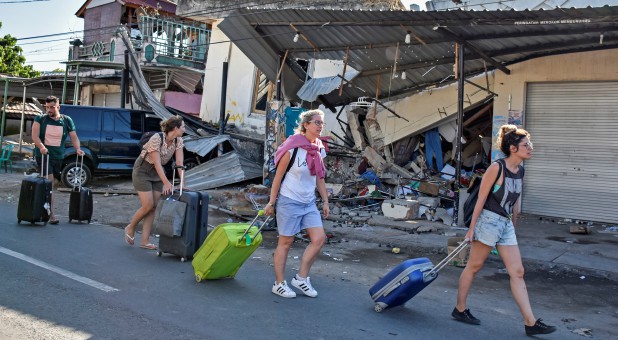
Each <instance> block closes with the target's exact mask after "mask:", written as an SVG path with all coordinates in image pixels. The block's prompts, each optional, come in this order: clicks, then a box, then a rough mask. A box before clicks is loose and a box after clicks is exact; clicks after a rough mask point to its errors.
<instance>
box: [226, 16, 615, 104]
mask: <svg viewBox="0 0 618 340" xmlns="http://www.w3.org/2000/svg"><path fill="white" fill-rule="evenodd" d="M219 27H220V28H221V30H222V31H223V32H224V33H225V34H226V35H227V36H228V37H229V38H230V39H231V40H232V41H233V42H234V44H236V45H237V46H238V47H239V48H240V50H241V51H242V52H243V53H244V54H245V55H246V56H247V57H248V58H249V59H251V61H252V62H253V63H254V64H255V65H256V66H257V67H258V68H259V69H260V70H261V71H262V72H264V74H266V76H267V77H268V78H269V79H270V80H271V81H274V80H275V78H276V77H277V74H278V69H277V68H278V63H277V60H278V57H279V56H280V57H283V56H284V55H285V54H286V51H287V60H286V65H287V67H286V70H284V71H290V72H289V73H291V74H292V75H294V76H295V77H296V79H294V81H289V80H288V79H286V78H285V77H283V78H284V79H283V80H284V81H283V82H282V85H283V87H284V88H283V91H284V93H285V94H286V95H287V99H290V100H299V98H298V97H297V96H296V92H297V90H298V89H299V88H300V86H301V85H302V83H304V81H305V79H306V74H305V72H304V70H303V68H302V67H300V66H299V64H298V63H296V60H299V59H305V60H308V59H332V60H344V59H345V56H346V51H347V50H348V49H349V52H348V53H349V54H348V60H349V65H350V66H352V67H353V68H354V69H356V70H359V71H360V74H359V75H358V76H357V77H356V78H354V79H353V80H352V81H351V82H350V84H351V86H345V87H344V89H343V91H342V95H341V96H339V91H335V90H333V91H332V92H330V93H329V94H325V95H322V96H320V97H319V98H318V100H317V101H318V102H321V103H323V104H325V105H326V106H328V107H334V106H338V105H343V104H347V103H350V102H353V101H356V100H357V98H359V97H364V96H371V97H375V96H376V90H379V92H380V94H379V96H378V97H379V98H380V99H381V98H384V97H386V96H389V97H390V98H391V99H396V98H399V97H401V96H404V95H405V96H407V95H410V94H413V93H415V92H419V91H422V90H423V89H426V88H428V87H433V86H443V85H446V84H449V83H452V82H454V81H455V79H454V77H453V75H454V73H455V72H454V63H455V60H456V58H455V44H456V43H462V44H464V47H465V55H464V59H465V65H464V69H465V74H466V76H471V75H475V74H479V73H482V72H484V71H485V70H494V69H496V70H500V71H501V72H506V73H510V71H509V69H508V65H511V64H515V63H519V62H522V61H525V60H529V59H533V58H538V57H543V56H549V55H555V54H564V53H573V52H581V51H591V50H602V49H615V48H618V6H605V7H598V8H590V7H589V8H577V9H576V8H557V9H553V10H538V11H530V10H525V11H514V10H513V11H479V12H474V11H461V10H454V11H443V12H435V11H432V12H411V11H358V10H304V9H283V10H263V9H240V10H237V11H235V12H234V13H232V14H231V15H230V16H228V17H227V18H225V19H224V20H223V22H222V23H221V24H220V25H219ZM297 32H298V33H299V34H301V35H302V36H303V39H297V42H294V36H295V35H296V34H297ZM305 38H306V39H305ZM408 42H409V43H408ZM402 72H405V74H406V76H405V79H404V78H403V77H402V76H401V75H402ZM282 74H283V75H286V72H283V73H282ZM286 80H287V81H286ZM299 84H300V85H299Z"/></svg>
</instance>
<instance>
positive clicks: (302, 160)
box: [279, 148, 326, 203]
mask: <svg viewBox="0 0 618 340" xmlns="http://www.w3.org/2000/svg"><path fill="white" fill-rule="evenodd" d="M288 152H289V153H290V157H292V153H293V152H294V149H290V150H289V151H288ZM320 154H321V156H322V158H324V157H326V152H325V151H324V149H320ZM290 162H293V163H292V167H291V168H290V171H288V173H287V175H285V178H284V179H283V183H281V189H280V190H279V194H280V195H283V196H285V197H287V198H291V199H293V200H295V201H298V202H302V203H311V202H313V201H314V200H315V188H316V178H317V177H316V176H311V174H310V173H309V167H308V166H307V150H305V149H303V148H298V151H297V152H296V159H290Z"/></svg>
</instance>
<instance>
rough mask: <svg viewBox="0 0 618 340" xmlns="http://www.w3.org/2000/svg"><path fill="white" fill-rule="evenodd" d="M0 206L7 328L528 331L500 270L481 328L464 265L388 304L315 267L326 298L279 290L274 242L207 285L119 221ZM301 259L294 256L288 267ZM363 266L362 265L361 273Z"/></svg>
mask: <svg viewBox="0 0 618 340" xmlns="http://www.w3.org/2000/svg"><path fill="white" fill-rule="evenodd" d="M0 216H3V217H4V218H2V219H1V220H0V230H1V232H0V273H2V274H1V277H2V279H1V280H0V291H2V294H0V324H1V325H2V327H0V338H7V339H8V338H10V339H87V338H95V339H146V338H148V339H235V338H246V339H290V338H295V339H442V338H453V337H456V338H464V339H479V338H496V337H499V338H501V339H511V338H513V339H519V338H523V337H524V332H523V325H522V323H521V321H520V320H521V316H520V315H519V312H518V310H517V309H516V307H515V306H514V303H513V302H512V300H511V299H510V293H509V291H508V279H506V280H505V279H500V280H499V281H501V282H499V283H500V284H499V285H496V287H500V288H494V286H493V285H490V286H488V287H485V288H479V290H478V293H476V294H475V295H474V296H473V297H471V303H472V302H474V305H475V306H476V307H475V309H473V312H475V315H476V316H477V317H479V318H480V319H481V320H482V322H483V325H482V326H470V325H465V324H461V323H458V322H455V321H453V320H451V318H450V316H449V315H450V311H451V310H452V308H453V304H454V298H455V294H456V284H455V282H456V281H455V280H456V276H457V275H458V272H457V271H451V272H449V273H448V274H445V275H444V277H442V275H441V276H440V277H439V278H438V279H437V281H436V282H434V283H432V285H430V286H429V287H428V288H427V289H425V291H423V292H421V293H420V294H419V295H418V296H417V297H415V298H414V299H413V300H411V301H410V302H409V303H408V304H407V305H406V306H405V307H403V308H394V309H392V310H387V311H384V312H382V313H381V314H378V313H376V312H374V311H373V303H372V301H371V299H370V297H369V294H368V292H367V291H368V288H369V286H368V285H367V284H366V283H365V282H366V281H363V280H355V279H354V277H352V278H348V279H342V278H341V276H336V275H320V274H314V275H317V276H314V277H313V278H312V281H313V282H314V285H315V286H316V289H317V290H318V291H319V294H320V295H319V297H318V298H315V299H312V298H308V297H304V296H300V295H299V296H298V297H297V298H296V299H283V298H280V297H278V296H275V295H273V294H272V293H270V285H272V281H273V271H272V260H271V259H272V249H269V248H267V247H262V248H260V249H258V250H257V251H256V253H254V255H253V256H252V257H251V258H250V259H249V260H248V262H247V263H246V264H245V265H244V266H243V268H242V269H241V270H240V271H239V273H238V275H237V276H236V278H235V279H226V280H218V281H208V282H201V283H197V282H196V281H195V279H194V276H193V270H192V267H191V264H190V262H186V263H181V262H180V261H179V259H178V258H176V257H174V256H170V255H164V256H162V257H157V256H156V252H153V251H146V250H143V249H140V248H139V247H137V246H133V247H130V246H128V245H126V244H125V243H124V242H123V240H122V236H123V235H122V231H121V230H120V229H118V228H114V227H109V226H104V225H96V224H91V225H85V224H84V225H78V224H68V223H66V222H64V221H63V222H61V223H60V224H59V225H55V226H52V225H48V226H45V227H37V226H30V224H28V223H25V224H24V223H22V225H18V224H17V222H16V220H15V217H14V216H15V206H14V205H7V204H4V203H1V204H0ZM301 252H302V247H297V248H296V249H294V251H293V252H292V253H291V256H292V259H293V257H294V256H298V255H300V254H301ZM290 262H292V260H290ZM323 265H324V263H323V261H322V262H320V261H318V262H317V263H316V267H319V266H323ZM293 266H294V264H291V265H290V266H288V273H290V274H289V275H291V272H292V270H291V269H290V268H291V267H293ZM359 266H360V265H359ZM359 268H361V270H359V271H356V272H354V271H352V273H353V275H362V266H361V267H359ZM316 273H319V271H316ZM359 273H360V274H359ZM531 290H532V288H531ZM548 291H550V292H551V289H550V290H548ZM557 294H560V293H559V292H557ZM558 305H560V304H558ZM558 307H559V306H558ZM558 307H557V308H558ZM551 308H553V307H548V306H545V305H543V313H539V314H545V315H548V316H547V317H546V320H548V323H551V324H556V325H558V326H559V327H560V329H559V330H558V332H556V333H555V334H552V335H550V336H547V338H553V339H569V338H572V339H581V338H582V337H581V336H579V335H575V334H574V333H572V332H571V331H570V329H569V327H566V326H565V325H563V323H562V322H560V315H561V314H560V312H559V310H558V309H556V310H553V311H550V310H551ZM603 308H605V309H602V310H603V311H604V313H605V311H606V310H607V308H609V310H611V306H610V307H608V306H603ZM614 310H615V309H614ZM569 313H571V312H569ZM569 313H567V315H573V314H572V313H571V314H569ZM616 317H617V316H616V315H614V316H613V317H612V315H609V316H608V319H606V320H609V324H607V321H605V324H606V327H607V329H608V330H606V329H602V330H601V331H600V333H597V334H596V335H597V336H595V338H599V336H601V337H600V338H605V337H606V336H607V338H611V337H612V335H613V336H615V335H616V333H613V334H612V333H611V332H612V331H611V330H612V329H613V330H614V332H615V329H616V328H615V327H614V326H616V320H617V319H616ZM549 320H551V322H549ZM612 321H613V323H614V324H613V325H612ZM566 322H569V321H566ZM572 322H574V321H572ZM602 322H603V321H602V320H601V319H599V320H597V321H594V322H593V323H592V324H594V325H596V324H601V323H602Z"/></svg>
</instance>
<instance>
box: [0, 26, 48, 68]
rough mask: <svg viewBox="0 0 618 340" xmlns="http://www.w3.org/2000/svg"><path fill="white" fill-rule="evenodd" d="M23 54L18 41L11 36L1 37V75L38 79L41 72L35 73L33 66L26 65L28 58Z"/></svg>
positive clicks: (0, 27)
mask: <svg viewBox="0 0 618 340" xmlns="http://www.w3.org/2000/svg"><path fill="white" fill-rule="evenodd" d="M0 29H2V22H0ZM22 52H23V50H22V49H21V47H19V46H17V39H15V38H13V37H12V36H11V35H10V34H8V35H5V36H4V37H0V73H3V74H9V75H12V76H15V77H24V78H32V77H38V76H39V75H40V74H41V72H39V71H35V70H34V69H33V68H32V65H27V66H26V65H24V63H25V62H26V57H24V56H23V55H21V53H22Z"/></svg>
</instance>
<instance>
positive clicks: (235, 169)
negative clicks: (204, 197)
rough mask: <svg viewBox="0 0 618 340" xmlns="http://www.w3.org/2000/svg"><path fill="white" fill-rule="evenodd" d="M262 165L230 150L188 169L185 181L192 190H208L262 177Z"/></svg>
mask: <svg viewBox="0 0 618 340" xmlns="http://www.w3.org/2000/svg"><path fill="white" fill-rule="evenodd" d="M262 175H263V173H262V166H261V165H259V164H256V163H255V162H252V161H251V160H249V159H246V158H244V157H242V156H240V155H239V154H238V153H237V152H236V151H232V152H228V153H226V154H225V155H223V156H219V157H217V158H214V159H212V160H210V161H208V162H206V163H203V164H200V165H198V166H196V167H195V168H193V169H191V170H188V171H187V173H186V175H185V183H186V186H187V187H188V188H190V189H191V190H206V189H212V188H218V187H222V186H224V185H228V184H233V183H238V182H242V181H246V180H249V179H254V178H259V177H262Z"/></svg>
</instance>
